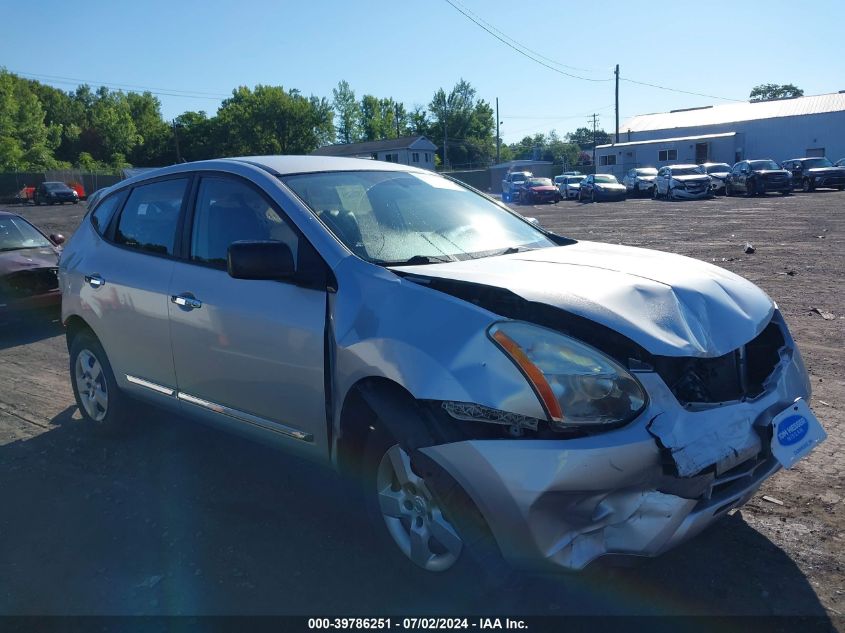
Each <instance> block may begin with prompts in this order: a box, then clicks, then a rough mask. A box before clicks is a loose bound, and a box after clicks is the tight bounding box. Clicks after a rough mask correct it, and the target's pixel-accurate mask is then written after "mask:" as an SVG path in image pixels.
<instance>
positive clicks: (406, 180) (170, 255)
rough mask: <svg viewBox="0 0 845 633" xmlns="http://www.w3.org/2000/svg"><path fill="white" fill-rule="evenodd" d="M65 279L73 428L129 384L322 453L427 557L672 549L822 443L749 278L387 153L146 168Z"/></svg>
mask: <svg viewBox="0 0 845 633" xmlns="http://www.w3.org/2000/svg"><path fill="white" fill-rule="evenodd" d="M60 278H61V287H62V291H63V306H62V312H63V320H64V323H65V325H66V327H67V341H68V347H69V350H70V373H71V380H72V384H73V389H74V393H75V396H76V399H77V403H78V405H79V408H80V410H81V412H82V415H83V417H84V419H85V421H86V423H87V424H89V425H92V426H96V427H100V428H103V429H111V428H116V427H120V426H121V425H123V424H125V423H126V422H127V420H128V419H129V418H130V417H131V415H130V414H131V413H132V404H131V403H132V400H131V398H137V399H143V400H145V401H148V402H150V403H154V404H156V405H160V406H161V407H165V408H167V409H169V410H171V411H172V412H175V413H178V414H187V415H190V416H193V417H196V418H198V419H200V420H204V421H207V422H210V423H213V424H216V425H219V426H222V427H224V428H226V429H230V430H232V431H235V432H238V433H243V434H247V435H250V436H253V437H255V438H258V439H260V440H264V441H267V442H272V443H275V444H277V445H279V446H281V447H285V448H287V449H290V450H291V451H294V452H298V453H299V454H302V455H305V456H309V457H312V458H316V459H318V460H322V461H324V462H325V463H326V464H330V465H332V466H334V467H336V468H338V469H339V470H341V471H343V472H345V473H351V474H353V475H355V476H356V477H360V480H361V481H362V482H363V490H364V493H365V497H366V500H367V501H366V504H365V505H366V508H367V510H368V511H369V512H370V513H371V515H372V517H373V519H374V522H375V523H374V524H375V525H376V528H377V529H378V530H379V531H380V532H381V533H382V534H383V536H384V539H385V541H386V542H387V543H388V544H390V543H392V544H393V545H390V547H391V548H392V549H393V551H395V553H396V554H395V555H396V556H397V558H398V559H402V560H403V561H406V562H407V561H412V562H413V563H414V564H416V566H418V567H420V568H422V569H425V570H428V571H431V572H447V571H448V573H449V574H451V575H454V574H459V573H460V574H463V573H466V570H469V569H473V570H474V569H475V567H476V566H477V565H481V566H482V567H483V568H484V569H493V568H496V565H499V563H498V561H501V564H500V565H499V569H502V568H503V565H504V564H508V565H510V566H512V567H532V568H546V569H554V568H558V569H559V568H569V569H580V568H583V567H584V566H585V565H587V564H588V563H590V562H591V561H593V560H594V559H596V558H598V557H600V556H603V555H605V554H632V555H643V556H654V555H657V554H660V553H661V552H664V551H666V550H667V549H669V548H671V547H673V546H675V545H677V544H678V543H680V542H682V541H684V540H685V539H687V538H689V537H691V536H693V535H694V534H696V533H697V532H699V531H700V530H701V529H703V528H704V527H705V526H707V525H708V524H710V523H711V522H713V521H714V520H716V519H717V518H719V517H721V516H723V515H724V514H725V513H726V512H727V511H728V510H729V509H731V508H734V507H736V506H739V505H741V504H743V503H745V502H746V501H747V500H748V499H749V497H750V496H751V495H752V494H753V493H754V491H755V490H756V489H757V488H758V487H759V486H760V484H761V483H762V482H763V480H765V479H766V478H767V477H769V476H770V475H772V474H773V473H775V472H776V471H777V470H778V469H779V468H780V467H781V466H782V465H784V466H787V467H789V466H791V465H792V464H793V463H795V461H797V460H798V459H800V458H801V457H803V456H804V455H806V454H807V453H808V452H809V451H810V450H811V449H812V448H813V447H814V446H815V445H816V444H817V443H818V442H820V441H822V439H823V438H824V431H823V430H822V429H821V426H820V425H819V423H818V421H817V420H816V419H815V417H813V414H812V413H811V412H810V410H809V408H808V406H807V399H808V398H809V396H810V385H809V381H808V378H807V373H806V371H805V369H804V365H803V362H802V360H801V355H800V354H799V352H798V349H797V348H796V346H795V343H794V341H793V340H792V337H791V336H790V333H789V330H788V329H787V327H786V324H785V323H784V320H783V318H782V317H781V315H780V313H779V312H778V311H777V308H776V306H775V304H774V303H773V302H772V300H771V299H769V297H767V296H766V295H765V294H764V293H763V292H762V291H760V290H759V289H758V288H757V287H755V286H754V285H753V284H751V283H750V282H748V281H746V280H744V279H742V278H740V277H738V276H736V275H734V274H732V273H730V272H728V271H726V270H723V269H721V268H718V267H716V266H712V265H710V264H707V263H704V262H701V261H697V260H693V259H688V258H685V257H680V256H677V255H671V254H665V253H659V252H655V251H649V250H642V249H636V248H628V247H624V246H618V245H609V244H599V243H591V242H582V241H576V240H572V239H568V238H565V237H561V236H559V235H555V234H553V233H550V232H548V231H545V230H543V229H541V228H539V227H537V226H534V225H533V224H532V223H530V222H528V221H526V220H525V219H524V218H522V217H521V216H520V215H518V214H517V213H516V212H514V211H512V210H510V209H508V208H507V207H506V206H504V205H502V204H500V203H498V202H496V201H494V200H492V199H491V198H489V197H487V196H484V195H482V194H480V193H478V192H476V191H474V190H471V189H468V188H467V187H465V186H463V185H461V184H459V183H457V182H455V181H453V180H449V179H446V178H444V177H441V176H439V175H436V174H434V173H431V172H428V171H424V170H420V169H414V168H410V167H405V166H402V165H395V164H390V163H378V162H373V161H361V160H355V159H343V158H324V157H310V156H306V157H299V156H296V157H294V156H291V157H283V156H280V157H253V158H232V159H225V160H213V161H205V162H199V163H188V164H181V165H176V166H173V167H168V168H165V169H162V170H159V171H156V172H153V173H150V174H147V175H144V176H139V177H137V178H134V179H131V180H128V181H125V182H123V183H120V184H119V185H117V186H115V187H114V188H112V189H111V190H109V191H108V192H106V193H105V194H104V195H103V197H102V198H101V199H100V200H99V201H98V202H97V204H96V206H94V208H93V209H91V210H90V212H89V213H88V215H87V216H86V218H85V219H84V220H83V222H82V225H81V226H80V227H79V229H78V230H77V231H76V233H74V235H73V237H72V239H71V240H70V242H69V243H68V244H67V246H66V247H65V250H64V253H63V255H62V258H61V263H60ZM135 422H136V423H138V422H140V420H135ZM394 545H395V547H394ZM403 564H405V563H403ZM413 568H414V567H413V566H410V565H409V569H413ZM462 569H463V570H465V571H463V572H462V571H460V570H462Z"/></svg>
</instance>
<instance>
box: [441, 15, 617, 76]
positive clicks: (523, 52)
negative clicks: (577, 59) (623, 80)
mask: <svg viewBox="0 0 845 633" xmlns="http://www.w3.org/2000/svg"><path fill="white" fill-rule="evenodd" d="M446 3H447V4H449V6H451V7H452V8H453V9H455V11H457V12H458V13H460V14H461V15H463V16H464V17H465V18H466V19H468V20H469V21H470V22H472V23H473V24H475V25H476V26H479V27H481V28H482V29H484V30H485V31H487V32H488V33H489V34H490V35H492V36H493V37H495V38H496V39H497V40H499V41H500V42H502V43H503V44H505V45H506V46H509V47H510V48H512V49H513V50H515V51H516V52H517V53H519V54H520V55H523V56H525V57H527V58H528V59H530V60H531V61H533V62H536V63H538V64H540V65H541V66H545V67H546V68H548V69H549V70H551V71H554V72H556V73H558V74H560V75H564V76H566V77H571V78H572V79H580V80H581V81H593V82H602V81H613V78H611V77H609V78H607V79H594V78H592V77H582V76H581V75H573V74H572V73H567V72H564V71H562V70H560V69H559V68H555V67H554V66H551V65H549V64H547V63H546V62H544V61H543V60H541V59H538V57H535V56H532V55H530V54H529V53H527V52H526V51H528V50H530V49H528V48H526V47H525V46H523V45H522V44H519V43H518V42H516V40H513V39H511V38H507V39H506V37H507V36H504V34H503V35H498V34H497V33H496V32H494V31H493V30H492V29H490V28H488V27H486V26H485V25H484V24H482V23H481V22H480V21H479V20H477V19H475V18H474V17H473V16H472V15H470V14H469V13H467V12H466V11H464V10H463V9H461V8H460V7H459V6H458V5H457V4H455V3H454V2H452V0H446ZM508 40H511V41H508ZM511 42H514V43H515V44H516V45H515V44H512V43H511ZM555 63H556V64H558V65H560V66H563V64H560V63H559V62H555Z"/></svg>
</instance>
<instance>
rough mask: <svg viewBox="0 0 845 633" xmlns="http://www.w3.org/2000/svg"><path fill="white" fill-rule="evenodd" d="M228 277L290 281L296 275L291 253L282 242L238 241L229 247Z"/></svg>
mask: <svg viewBox="0 0 845 633" xmlns="http://www.w3.org/2000/svg"><path fill="white" fill-rule="evenodd" d="M227 267H228V271H229V276H230V277H234V278H235V279H271V280H277V281H278V280H286V279H291V278H292V277H293V276H294V274H295V273H296V265H295V264H294V261H293V253H291V250H290V247H289V246H288V245H287V244H285V243H284V242H277V241H260V242H258V241H255V242H253V241H245V240H244V241H239V242H232V243H231V244H230V245H229V252H228V257H227Z"/></svg>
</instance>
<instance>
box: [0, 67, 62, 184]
mask: <svg viewBox="0 0 845 633" xmlns="http://www.w3.org/2000/svg"><path fill="white" fill-rule="evenodd" d="M60 140H61V126H60V125H51V126H48V125H45V123H44V109H43V108H42V107H41V102H40V101H39V100H38V96H37V95H36V94H35V93H34V92H33V91H32V90H31V89H30V86H29V84H28V82H27V81H25V80H22V79H20V78H19V77H17V76H16V75H13V74H12V73H9V72H7V71H5V70H0V169H18V170H23V169H50V168H54V167H58V166H61V165H60V164H59V163H58V162H57V161H56V159H55V157H54V155H53V152H54V150H55V149H56V147H57V146H58V144H59V142H60Z"/></svg>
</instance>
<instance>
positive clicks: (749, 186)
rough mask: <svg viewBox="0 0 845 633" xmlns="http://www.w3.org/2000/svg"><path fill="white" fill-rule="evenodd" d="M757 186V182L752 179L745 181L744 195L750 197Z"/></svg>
mask: <svg viewBox="0 0 845 633" xmlns="http://www.w3.org/2000/svg"><path fill="white" fill-rule="evenodd" d="M756 188H757V183H756V182H754V181H753V180H749V181H746V182H745V197H746V198H751V197H753V196H754V193H755V190H756Z"/></svg>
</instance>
